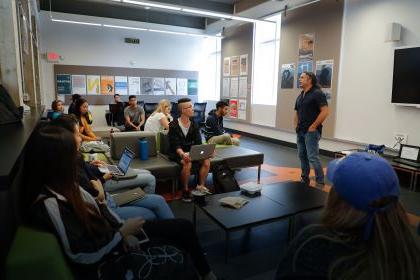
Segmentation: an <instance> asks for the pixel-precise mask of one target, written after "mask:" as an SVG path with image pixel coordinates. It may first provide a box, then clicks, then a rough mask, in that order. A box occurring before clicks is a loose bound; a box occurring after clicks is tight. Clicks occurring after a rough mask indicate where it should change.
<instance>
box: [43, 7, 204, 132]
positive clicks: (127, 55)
mask: <svg viewBox="0 0 420 280" xmlns="http://www.w3.org/2000/svg"><path fill="white" fill-rule="evenodd" d="M53 16H54V18H66V19H71V20H77V21H88V22H98V23H106V24H111V25H124V26H134V27H145V26H144V24H143V25H142V23H138V22H129V21H123V20H116V19H109V18H98V17H89V16H81V15H68V14H60V13H53ZM40 25H41V26H40V29H41V46H42V51H41V52H42V53H45V52H46V51H53V52H57V53H58V54H60V55H61V56H63V58H64V60H63V61H61V62H60V63H61V64H67V65H84V66H109V67H133V68H151V69H171V70H189V71H199V70H200V67H201V65H202V60H203V59H204V58H207V56H206V57H203V55H202V45H203V40H204V39H202V38H200V37H192V36H180V35H173V34H164V33H155V32H148V31H138V30H124V29H111V28H104V27H96V26H87V25H77V24H68V23H59V22H52V21H50V19H49V13H46V12H41V16H40ZM148 25H149V26H150V25H151V24H148ZM154 26H156V25H154ZM155 28H156V27H155ZM166 28H168V27H166ZM173 29H174V28H172V30H173ZM177 30H178V31H184V32H185V31H189V32H191V31H192V32H195V33H197V32H198V31H197V30H191V29H187V28H177ZM125 37H134V38H140V45H132V44H126V43H124V38H125ZM130 61H134V62H135V64H134V65H131V64H130ZM41 69H42V70H41V71H42V74H43V75H42V77H43V81H42V86H43V92H44V95H43V96H42V103H43V104H45V105H46V106H47V108H49V106H50V104H51V101H52V100H53V99H54V98H55V93H54V88H55V86H54V70H53V64H52V63H48V62H46V61H45V59H43V60H42V67H41ZM106 108H107V106H92V108H91V111H92V113H93V115H94V116H93V117H94V120H95V125H105V118H104V112H105V109H106Z"/></svg>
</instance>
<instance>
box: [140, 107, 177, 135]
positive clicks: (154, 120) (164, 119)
mask: <svg viewBox="0 0 420 280" xmlns="http://www.w3.org/2000/svg"><path fill="white" fill-rule="evenodd" d="M171 121H172V116H171V103H170V102H169V101H168V100H167V99H162V100H161V101H159V104H158V106H157V108H156V110H155V111H154V112H153V113H152V114H151V115H150V117H149V118H147V120H146V124H145V125H144V131H150V132H154V133H158V132H161V131H164V130H166V131H167V130H168V129H169V123H170V122H171Z"/></svg>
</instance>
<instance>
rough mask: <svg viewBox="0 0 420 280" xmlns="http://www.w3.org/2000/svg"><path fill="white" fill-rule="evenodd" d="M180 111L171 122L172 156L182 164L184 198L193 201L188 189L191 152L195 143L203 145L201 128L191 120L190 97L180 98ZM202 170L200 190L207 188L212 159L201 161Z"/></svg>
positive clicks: (169, 134) (170, 141) (199, 183)
mask: <svg viewBox="0 0 420 280" xmlns="http://www.w3.org/2000/svg"><path fill="white" fill-rule="evenodd" d="M178 111H179V114H180V117H179V118H178V119H176V120H173V121H172V122H171V123H170V124H169V132H168V137H169V144H170V158H171V159H172V160H173V161H176V162H177V163H179V164H181V165H182V170H181V183H182V188H183V191H182V199H183V200H184V201H185V202H190V201H191V193H190V191H189V189H188V181H189V178H190V175H191V168H192V162H191V157H190V155H189V152H190V150H191V147H192V146H193V145H201V144H202V141H201V133H200V128H199V127H198V126H197V125H196V124H195V123H194V122H193V121H191V117H192V116H193V115H194V110H193V104H192V102H191V99H189V98H181V99H179V100H178ZM199 165H200V171H199V174H198V186H197V189H198V190H200V191H203V190H207V188H206V187H205V182H206V179H207V175H208V174H209V170H210V160H209V159H206V160H203V161H201V162H199Z"/></svg>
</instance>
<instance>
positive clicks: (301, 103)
mask: <svg viewBox="0 0 420 280" xmlns="http://www.w3.org/2000/svg"><path fill="white" fill-rule="evenodd" d="M299 82H300V87H301V88H302V92H301V93H300V95H299V96H298V97H297V99H296V104H295V117H294V125H295V129H296V133H297V148H298V153H299V159H300V164H301V168H302V175H301V177H302V179H301V181H302V182H303V183H305V184H308V185H309V172H310V170H311V167H310V165H309V164H311V165H312V167H313V168H314V170H315V176H316V186H317V187H318V188H323V187H324V172H323V170H322V165H321V161H320V159H319V139H320V138H321V134H322V123H323V122H324V120H325V119H326V118H327V116H328V114H329V111H328V103H327V98H326V96H325V94H324V93H323V92H322V91H321V89H320V87H319V85H318V81H317V79H316V76H315V74H314V73H312V72H303V73H302V75H300V78H299Z"/></svg>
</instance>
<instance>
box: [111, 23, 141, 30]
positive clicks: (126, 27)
mask: <svg viewBox="0 0 420 280" xmlns="http://www.w3.org/2000/svg"><path fill="white" fill-rule="evenodd" d="M103 26H104V27H109V28H118V29H128V30H140V31H147V29H146V28H139V27H130V26H121V25H110V24H104V25H103Z"/></svg>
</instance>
